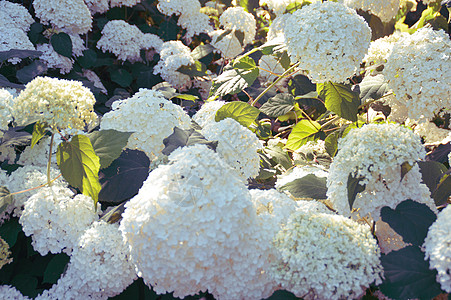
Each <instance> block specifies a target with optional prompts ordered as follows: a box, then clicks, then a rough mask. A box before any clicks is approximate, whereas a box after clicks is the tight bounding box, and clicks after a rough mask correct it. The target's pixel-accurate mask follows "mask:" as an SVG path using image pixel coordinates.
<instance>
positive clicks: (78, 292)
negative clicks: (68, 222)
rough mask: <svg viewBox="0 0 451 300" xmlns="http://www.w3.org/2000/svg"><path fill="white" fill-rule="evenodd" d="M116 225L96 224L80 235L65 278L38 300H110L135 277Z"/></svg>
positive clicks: (127, 252) (125, 246) (126, 248)
mask: <svg viewBox="0 0 451 300" xmlns="http://www.w3.org/2000/svg"><path fill="white" fill-rule="evenodd" d="M129 256H130V254H129V251H128V247H127V245H126V244H125V242H124V241H123V239H122V235H121V232H120V231H119V229H118V226H117V225H116V224H108V223H106V222H104V221H99V222H94V223H93V224H92V225H91V226H90V227H89V228H88V229H86V231H85V232H84V233H83V234H82V235H81V237H80V239H79V240H78V243H77V247H75V248H74V251H73V252H72V254H71V259H70V262H69V265H68V267H67V270H66V272H65V273H64V275H63V276H62V277H61V278H60V279H59V280H58V282H57V284H55V285H54V286H53V287H52V288H51V289H50V290H48V291H45V292H44V293H43V294H42V295H41V296H39V297H38V298H36V299H47V300H57V299H105V300H106V299H108V298H109V297H113V296H116V295H119V294H120V293H122V291H123V290H125V288H127V286H129V285H130V284H131V283H132V282H133V280H135V278H136V273H135V270H134V268H133V265H132V264H131V262H130V261H129Z"/></svg>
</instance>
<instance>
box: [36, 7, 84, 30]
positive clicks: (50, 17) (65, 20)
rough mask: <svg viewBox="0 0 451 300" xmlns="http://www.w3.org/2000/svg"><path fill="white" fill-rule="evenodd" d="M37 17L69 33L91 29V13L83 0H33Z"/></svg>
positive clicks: (42, 21)
mask: <svg viewBox="0 0 451 300" xmlns="http://www.w3.org/2000/svg"><path fill="white" fill-rule="evenodd" d="M33 7H34V10H35V13H36V17H38V18H39V19H40V20H41V23H42V24H49V23H51V24H53V25H55V26H56V27H57V28H60V29H63V30H64V31H65V32H67V33H73V34H85V33H88V31H89V30H91V26H92V18H91V13H90V11H89V9H88V7H87V6H86V4H85V2H84V1H83V0H33Z"/></svg>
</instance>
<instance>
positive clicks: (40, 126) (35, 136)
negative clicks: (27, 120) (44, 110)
mask: <svg viewBox="0 0 451 300" xmlns="http://www.w3.org/2000/svg"><path fill="white" fill-rule="evenodd" d="M47 128H48V125H47V123H45V122H43V123H41V122H39V121H37V122H36V123H35V124H34V127H33V133H32V135H31V149H33V147H34V146H35V145H36V144H37V143H38V142H39V141H40V140H41V139H42V138H43V137H44V135H45V134H46V133H47Z"/></svg>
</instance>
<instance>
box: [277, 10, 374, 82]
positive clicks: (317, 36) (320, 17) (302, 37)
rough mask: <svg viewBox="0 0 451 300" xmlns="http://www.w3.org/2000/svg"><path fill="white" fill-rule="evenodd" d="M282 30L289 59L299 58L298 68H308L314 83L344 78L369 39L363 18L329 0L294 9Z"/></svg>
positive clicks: (369, 33) (359, 56)
mask: <svg viewBox="0 0 451 300" xmlns="http://www.w3.org/2000/svg"><path fill="white" fill-rule="evenodd" d="M330 24H334V26H332V27H331V26H330ZM284 34H285V42H286V44H287V48H288V54H289V56H290V59H291V61H292V62H297V61H299V62H300V64H299V69H301V70H306V71H308V76H309V77H310V78H311V79H312V81H313V82H315V83H316V82H326V81H332V82H343V81H345V80H346V79H347V78H348V77H350V76H352V75H353V74H354V72H355V71H356V70H357V68H358V67H359V64H360V62H361V61H362V59H363V57H364V56H365V54H366V52H367V50H368V47H369V44H370V41H371V29H370V27H368V24H366V22H365V20H364V19H363V18H362V17H361V16H359V15H357V13H356V12H355V11H354V10H352V9H350V8H348V7H346V6H345V5H343V4H341V3H336V2H331V1H327V2H324V3H321V2H315V3H312V4H310V5H308V6H304V7H302V8H301V9H299V10H297V11H295V12H294V13H293V14H292V15H291V16H290V17H289V18H288V19H287V22H286V26H285V28H284Z"/></svg>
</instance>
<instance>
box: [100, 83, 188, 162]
mask: <svg viewBox="0 0 451 300" xmlns="http://www.w3.org/2000/svg"><path fill="white" fill-rule="evenodd" d="M150 116H151V117H150ZM190 123H191V119H190V117H189V116H188V115H187V114H186V113H185V112H184V111H183V109H182V108H181V107H180V106H178V105H175V104H173V103H172V102H171V101H168V100H166V99H165V98H163V95H162V94H161V93H160V92H157V91H154V90H148V89H140V90H139V92H137V93H136V94H135V95H133V97H131V98H128V99H125V100H118V101H115V102H113V104H112V111H110V112H108V113H106V114H105V115H104V116H103V118H102V120H101V122H100V130H106V129H115V130H118V131H123V132H133V134H132V135H131V136H130V138H129V139H128V143H127V146H126V147H127V148H130V149H138V150H142V151H144V152H145V153H146V154H147V156H148V157H149V158H150V160H154V159H156V158H158V157H160V156H161V155H162V154H161V151H162V150H163V149H164V145H163V139H165V138H167V137H168V136H170V135H171V134H172V132H173V129H174V127H175V126H177V127H179V128H181V129H188V128H190Z"/></svg>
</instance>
